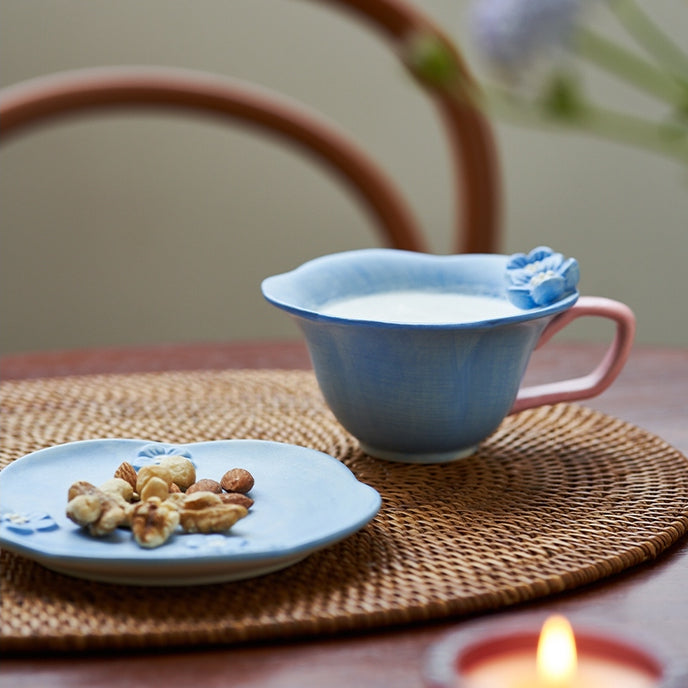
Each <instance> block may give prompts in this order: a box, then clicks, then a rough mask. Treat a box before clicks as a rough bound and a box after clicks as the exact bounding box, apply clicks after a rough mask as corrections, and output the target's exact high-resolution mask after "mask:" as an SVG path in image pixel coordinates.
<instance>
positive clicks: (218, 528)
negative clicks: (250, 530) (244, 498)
mask: <svg viewBox="0 0 688 688" xmlns="http://www.w3.org/2000/svg"><path fill="white" fill-rule="evenodd" d="M246 514H248V510H247V509H246V508H245V507H243V506H240V505H238V504H218V505H217V506H209V507H206V508H205V509H184V510H183V511H182V512H181V514H180V515H179V522H180V524H181V526H182V529H183V530H184V531H185V532H187V533H224V532H226V531H228V530H229V529H230V528H231V527H232V526H233V525H234V524H235V523H236V522H237V521H238V520H239V519H241V518H244V516H246Z"/></svg>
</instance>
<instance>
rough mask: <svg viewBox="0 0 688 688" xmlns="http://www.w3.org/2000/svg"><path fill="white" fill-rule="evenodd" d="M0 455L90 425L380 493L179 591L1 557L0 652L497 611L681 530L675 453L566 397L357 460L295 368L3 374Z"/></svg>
mask: <svg viewBox="0 0 688 688" xmlns="http://www.w3.org/2000/svg"><path fill="white" fill-rule="evenodd" d="M2 426H3V427H2V450H1V455H0V462H1V465H2V466H3V467H4V466H6V465H7V464H8V463H9V462H11V461H12V460H14V459H16V458H18V457H20V456H23V455H24V454H27V453H29V452H31V451H34V450H36V449H40V448H42V447H46V446H50V445H53V444H58V443H62V442H68V441H72V440H80V439H89V438H98V437H113V436H121V437H135V438H145V439H151V440H158V441H164V442H172V443H186V442H193V441H199V440H213V439H227V438H258V439H270V440H276V441H282V442H291V443H294V444H299V445H303V446H308V447H313V448H315V449H318V450H321V451H324V452H327V453H329V454H332V455H334V456H336V457H338V458H339V459H341V460H342V461H344V462H345V463H346V464H347V465H348V466H349V467H350V468H351V470H352V471H353V472H354V473H355V474H356V475H357V476H358V478H359V479H360V480H362V481H364V482H366V483H368V484H370V485H372V486H373V487H375V488H376V489H377V490H378V491H379V492H380V493H381V495H382V498H383V505H382V509H381V511H380V513H379V514H378V516H377V517H376V518H375V519H374V520H373V521H372V522H371V523H370V524H369V525H368V526H366V527H365V528H364V529H362V530H361V531H359V532H358V533H356V534H355V535H353V536H351V537H349V538H348V539H346V540H345V541H343V542H341V543H338V544H336V545H334V546H332V547H330V548H328V549H325V550H322V551H320V552H317V553H315V554H313V555H311V556H310V557H308V558H307V559H305V560H304V561H302V562H300V563H299V564H296V565H294V566H292V567H291V568H288V569H285V570H283V571H280V572H277V573H273V574H270V575H267V576H263V577H260V578H254V579H252V580H247V581H240V582H235V583H225V584H217V585H209V586H199V587H188V588H182V587H179V588H145V587H128V586H118V585H109V584H104V583H95V582H90V581H83V580H77V579H73V578H70V577H67V576H63V575H60V574H56V573H52V572H51V571H48V570H46V569H44V568H43V567H42V566H40V565H38V564H35V563H33V562H32V561H29V560H27V559H25V558H23V557H20V556H15V555H13V554H10V553H8V552H2V555H1V556H2V590H1V592H2V618H1V624H2V626H1V635H0V645H1V647H2V648H3V651H4V652H21V651H41V652H45V651H49V650H59V651H65V650H92V649H98V648H144V647H145V648H152V647H159V646H168V647H169V646H171V645H175V644H178V645H184V646H192V645H200V644H205V643H227V644H231V643H238V642H241V641H246V640H256V639H276V638H288V637H296V636H303V635H309V634H323V633H335V632H341V631H350V630H360V629H366V628H375V627H383V626H386V625H390V624H399V623H406V622H413V621H420V620H424V619H433V618H441V617H448V616H459V615H463V614H468V613H475V612H479V611H483V610H488V609H495V608H499V607H503V606H506V605H510V604H513V603H516V602H519V601H524V600H528V599H532V598H536V597H541V596H545V595H548V594H551V593H554V592H558V591H561V590H565V589H569V588H574V587H576V586H579V585H582V584H585V583H589V582H592V581H594V580H597V579H600V578H602V577H605V576H609V575H611V574H614V573H617V572H619V571H621V570H623V569H625V568H627V567H629V566H632V565H634V564H638V563H639V562H642V561H644V560H647V559H651V558H653V557H655V556H657V555H658V554H659V553H660V552H661V551H662V550H663V549H665V548H666V547H668V546H669V545H671V544H672V543H673V542H675V541H676V540H677V539H678V538H679V537H680V536H681V535H683V534H684V533H685V532H686V530H688V461H687V460H686V459H685V458H684V457H683V456H682V455H681V454H680V453H679V452H678V451H676V450H675V449H673V448H672V447H670V446H669V445H667V444H666V443H665V442H663V441H662V440H660V439H658V438H657V437H655V436H653V435H650V434H649V433H647V432H645V431H643V430H640V429H638V428H637V427H634V426H632V425H629V424H627V423H624V422H622V421H619V420H616V419H614V418H611V417H608V416H606V415H603V414H601V413H598V412H595V411H591V410H589V409H586V408H582V407H580V406H576V405H568V404H562V405H558V406H552V407H544V408H541V409H537V410H533V411H526V412H524V413H521V414H519V415H516V416H512V417H510V418H508V419H507V420H506V421H505V422H504V423H503V424H502V427H501V428H500V429H499V430H498V431H497V432H496V433H495V434H494V435H493V436H492V437H490V438H489V439H488V440H487V441H486V442H485V443H484V444H483V445H482V447H481V449H480V451H479V453H478V454H477V455H475V456H473V457H471V458H469V459H465V460H462V461H459V462H456V463H453V464H445V465H435V466H410V465H404V464H394V463H388V462H384V461H379V460H375V459H371V458H369V457H367V456H365V455H363V454H362V453H361V452H360V451H359V450H358V449H357V445H356V442H355V441H354V440H353V439H352V438H351V437H350V436H349V435H348V434H347V433H346V432H345V431H344V430H343V429H342V428H341V427H340V426H339V425H338V423H337V422H336V421H335V420H334V418H333V416H332V415H331V414H330V412H329V410H328V409H327V407H326V406H325V404H324V402H323V400H322V397H321V396H320V393H319V391H318V389H317V386H316V384H315V381H314V378H313V376H312V374H311V373H310V372H304V371H276V370H275V371H248V370H245V371H237V370H233V371H222V372H216V371H209V372H177V373H175V372H172V373H155V374H135V375H111V376H83V377H68V378H55V379H46V380H28V381H18V382H7V383H3V385H2Z"/></svg>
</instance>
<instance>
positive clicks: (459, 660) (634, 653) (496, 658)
mask: <svg viewBox="0 0 688 688" xmlns="http://www.w3.org/2000/svg"><path fill="white" fill-rule="evenodd" d="M546 618H547V615H546V614H540V615H538V616H537V617H534V616H527V617H517V618H509V619H506V620H505V619H503V618H492V619H490V620H487V621H483V622H480V623H477V624H475V623H471V624H468V625H467V626H466V627H465V628H461V629H459V630H457V631H454V632H452V633H449V634H448V635H447V636H445V637H444V638H443V639H441V640H440V641H439V642H438V643H437V644H435V645H434V646H432V647H431V648H430V651H429V653H428V656H427V659H426V663H425V666H424V668H423V679H424V685H425V686H426V688H474V686H480V685H486V684H481V683H479V682H477V679H475V674H476V671H477V670H479V669H487V672H488V673H489V672H490V665H494V666H495V669H497V671H495V675H500V674H504V667H505V666H506V665H507V664H508V662H509V661H510V660H513V659H514V658H522V657H532V662H533V666H534V665H535V656H536V652H537V646H538V641H539V638H540V632H541V628H542V625H543V622H544V621H545V619H546ZM572 626H573V631H574V636H575V640H576V648H577V652H578V656H579V659H580V661H581V663H582V664H583V665H584V663H585V662H586V661H595V662H597V663H602V664H604V665H608V666H609V668H610V670H611V673H612V674H613V673H614V671H615V670H614V667H618V668H619V673H621V674H624V673H625V674H630V675H633V676H637V677H638V681H639V683H638V685H642V686H648V687H651V688H688V667H687V666H686V664H685V660H684V661H683V662H681V661H677V660H675V659H672V658H671V657H669V655H668V653H667V651H666V650H665V649H663V648H657V647H655V646H653V644H652V643H651V641H649V640H647V639H645V638H637V637H633V636H631V635H629V634H628V633H627V631H626V630H624V631H618V630H616V629H613V628H611V627H610V626H609V625H608V624H607V623H601V624H597V623H594V622H591V621H587V622H585V623H577V622H576V621H575V620H574V621H573V622H572ZM501 663H503V664H504V666H502V667H501V668H500V667H499V665H500V664H501ZM507 673H508V672H507ZM489 685H490V686H492V685H494V686H495V688H512V687H513V688H521V687H522V686H524V685H526V686H532V685H533V684H532V683H530V682H526V683H524V682H523V681H522V680H521V679H519V677H518V676H516V675H515V674H514V675H513V676H512V677H511V678H508V679H506V680H502V679H501V678H496V679H495V681H494V683H490V684H489ZM542 685H544V686H546V685H547V683H546V682H545V683H543V684H542ZM564 685H565V684H564ZM571 685H573V686H576V688H577V687H578V686H580V685H581V683H580V682H578V683H577V682H575V681H574V682H573V683H572V684H571ZM618 685H619V688H623V685H622V683H619V684H618ZM586 688H587V687H586ZM605 688H612V686H611V685H609V686H605ZM614 688H616V686H614Z"/></svg>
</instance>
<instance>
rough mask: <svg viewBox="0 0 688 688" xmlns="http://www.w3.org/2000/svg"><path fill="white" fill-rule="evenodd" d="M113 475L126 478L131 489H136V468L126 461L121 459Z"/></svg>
mask: <svg viewBox="0 0 688 688" xmlns="http://www.w3.org/2000/svg"><path fill="white" fill-rule="evenodd" d="M114 477H115V478H122V480H126V481H127V482H128V483H129V484H130V485H131V489H132V490H135V489H136V469H135V468H134V467H133V466H132V465H131V464H130V463H129V462H128V461H123V462H122V463H121V464H120V465H119V466H118V467H117V470H116V471H115V475H114Z"/></svg>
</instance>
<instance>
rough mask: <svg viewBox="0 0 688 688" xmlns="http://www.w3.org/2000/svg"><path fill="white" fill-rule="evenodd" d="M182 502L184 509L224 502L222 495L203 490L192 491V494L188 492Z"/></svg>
mask: <svg viewBox="0 0 688 688" xmlns="http://www.w3.org/2000/svg"><path fill="white" fill-rule="evenodd" d="M182 504H183V508H184V509H195V510H198V509H205V508H206V507H208V506H217V505H218V504H222V496H221V495H219V494H217V493H215V492H207V491H203V490H199V491H198V492H192V493H191V494H189V493H188V492H187V493H186V495H185V496H184V501H183V503H182Z"/></svg>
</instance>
